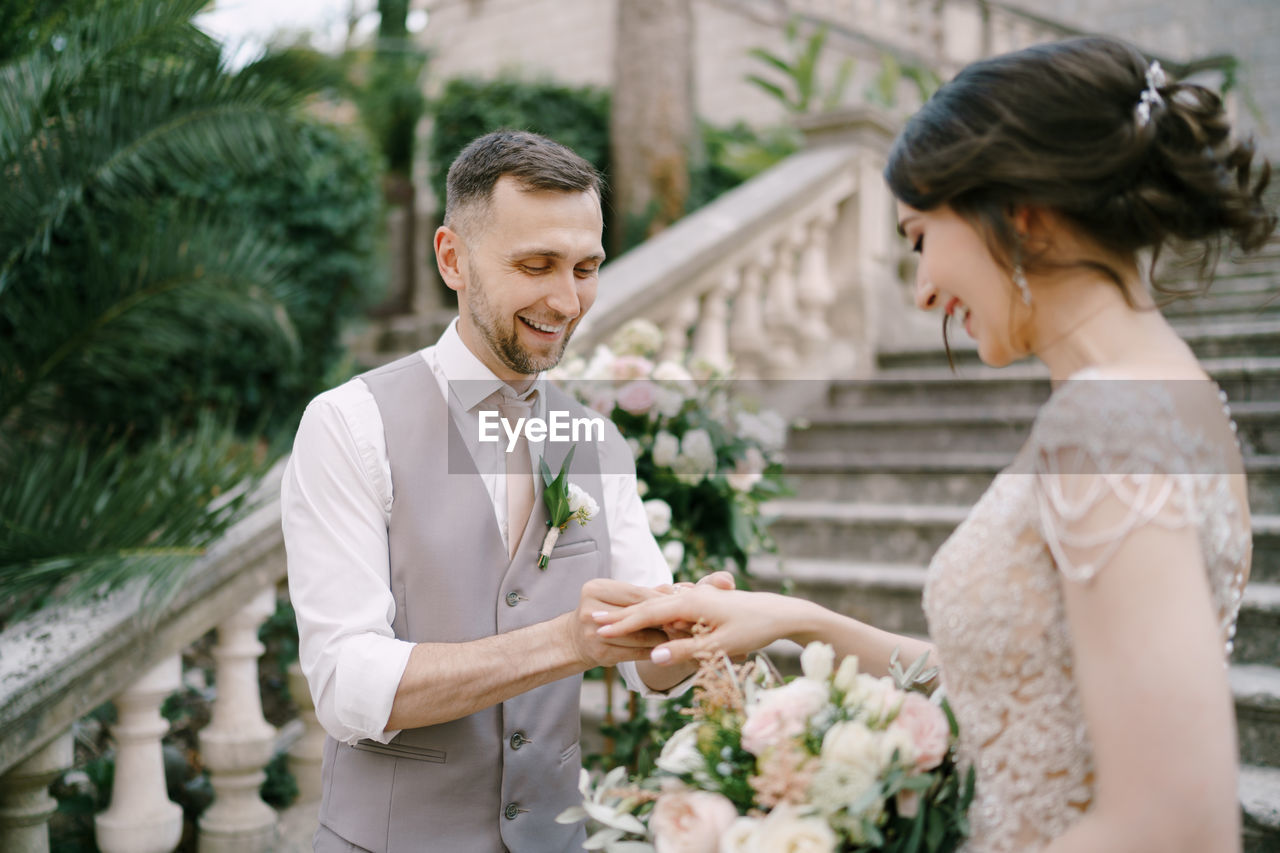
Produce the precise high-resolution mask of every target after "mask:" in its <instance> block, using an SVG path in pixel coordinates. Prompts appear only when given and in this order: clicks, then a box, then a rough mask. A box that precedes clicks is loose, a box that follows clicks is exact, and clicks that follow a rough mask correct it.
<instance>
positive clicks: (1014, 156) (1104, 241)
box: [885, 37, 1276, 299]
mask: <svg viewBox="0 0 1280 853" xmlns="http://www.w3.org/2000/svg"><path fill="white" fill-rule="evenodd" d="M1149 68H1150V64H1149V63H1148V60H1147V58H1146V57H1144V56H1143V55H1142V53H1141V52H1140V51H1138V50H1137V48H1135V47H1133V46H1132V45H1129V44H1127V43H1125V42H1123V41H1120V40H1118V39H1113V38H1107V37H1086V38H1077V39H1070V40H1067V41H1060V42H1054V43H1050V44H1042V45H1036V46H1034V47H1029V48H1026V49H1025V50H1020V51H1017V52H1016V53H1008V54H1004V55H1001V56H995V57H992V58H990V59H984V60H981V61H978V62H975V63H973V64H972V65H969V66H967V67H966V68H965V69H964V70H962V71H961V72H960V73H959V74H958V75H956V77H955V79H954V80H952V81H951V82H949V83H947V84H946V85H944V86H942V87H941V88H940V89H939V90H938V91H937V93H936V94H934V96H933V97H932V98H930V99H929V101H928V102H927V103H926V104H925V105H924V107H923V108H922V109H921V110H920V111H919V112H917V113H916V114H915V115H914V116H913V117H912V118H911V119H910V120H909V121H908V122H907V125H906V127H905V128H904V129H903V131H902V133H901V134H900V135H899V136H898V138H897V140H896V141H895V142H894V145H893V148H892V150H891V151H890V153H889V164H888V166H887V167H886V169H885V178H886V180H887V181H888V183H889V187H890V188H891V189H892V191H893V194H894V195H895V196H897V197H898V198H899V199H900V200H901V201H903V202H905V203H906V204H908V205H910V206H911V207H914V208H916V209H918V210H930V209H933V208H937V207H939V206H942V205H948V206H950V207H951V208H952V209H953V210H955V211H956V212H957V213H958V214H960V215H961V216H963V217H965V218H967V219H968V220H969V221H970V222H972V223H973V224H974V225H975V226H976V227H977V228H978V229H979V232H980V233H984V234H985V235H986V237H987V239H988V242H989V243H990V245H991V248H992V254H993V255H994V256H995V257H996V259H997V260H998V261H999V262H1001V263H1005V264H1006V265H1009V266H1012V264H1013V263H1016V262H1021V263H1023V264H1024V265H1025V266H1026V267H1027V268H1028V269H1032V268H1034V267H1035V266H1036V265H1037V263H1039V262H1041V259H1039V258H1036V257H1027V256H1026V255H1024V254H1022V252H1021V247H1020V246H1019V245H1018V239H1017V235H1016V233H1015V232H1014V229H1013V223H1012V220H1011V217H1010V215H1009V214H1010V212H1011V211H1012V210H1013V209H1014V208H1015V207H1016V206H1018V205H1032V206H1039V207H1044V208H1048V209H1051V210H1053V211H1056V212H1057V213H1059V214H1061V215H1063V216H1065V217H1066V219H1067V220H1068V221H1070V222H1071V223H1073V224H1074V225H1075V226H1077V227H1078V228H1079V229H1080V231H1081V233H1082V234H1083V235H1085V236H1087V237H1089V238H1090V239H1092V240H1093V241H1095V242H1096V243H1097V244H1098V245H1099V246H1101V247H1103V248H1105V249H1108V250H1110V251H1112V252H1115V253H1119V254H1126V255H1127V254H1132V253H1134V252H1137V251H1138V250H1142V249H1149V250H1151V251H1152V262H1151V265H1152V272H1153V273H1154V268H1155V262H1156V259H1157V258H1158V257H1159V254H1160V251H1161V249H1163V248H1166V247H1168V248H1170V249H1173V250H1175V251H1176V252H1177V253H1178V254H1179V255H1180V256H1181V257H1183V258H1184V259H1190V260H1196V261H1198V262H1199V264H1200V268H1201V274H1202V275H1204V273H1205V272H1206V271H1210V272H1211V268H1212V265H1213V264H1214V262H1215V261H1216V259H1217V256H1218V253H1219V252H1220V250H1221V247H1222V243H1223V240H1224V238H1225V239H1229V240H1230V241H1231V242H1232V243H1234V244H1235V245H1237V246H1238V247H1240V248H1241V249H1242V250H1244V251H1252V250H1255V249H1257V248H1259V247H1261V246H1262V245H1263V243H1265V242H1266V240H1267V238H1268V236H1269V235H1270V234H1271V232H1272V231H1273V230H1274V229H1275V227H1276V216H1275V213H1274V212H1273V211H1269V210H1268V209H1267V208H1266V206H1265V204H1264V202H1263V190H1264V189H1265V188H1266V186H1267V183H1268V181H1269V179H1270V173H1271V167H1270V164H1268V163H1267V162H1266V161H1265V160H1264V161H1262V162H1261V164H1260V166H1259V168H1258V169H1256V170H1255V169H1254V168H1253V165H1252V164H1253V156H1254V149H1253V145H1252V144H1251V143H1250V142H1243V143H1242V142H1238V141H1236V140H1235V139H1233V138H1232V135H1231V128H1230V125H1229V123H1228V121H1227V116H1226V114H1225V112H1224V111H1223V109H1222V101H1221V100H1220V99H1219V97H1218V96H1217V95H1216V94H1214V93H1213V92H1211V91H1210V90H1208V89H1206V88H1204V87H1202V86H1198V85H1194V84H1190V83H1179V82H1174V81H1172V80H1169V81H1168V82H1166V83H1165V84H1164V85H1163V86H1160V87H1159V88H1158V89H1157V92H1158V94H1159V95H1160V98H1159V100H1157V101H1156V102H1155V103H1154V104H1153V105H1152V106H1151V108H1150V120H1149V121H1143V120H1141V118H1140V116H1139V114H1138V110H1137V107H1138V104H1139V101H1140V100H1141V98H1142V93H1143V92H1144V91H1145V90H1146V89H1147V85H1148V84H1147V72H1148V70H1149ZM1078 264H1079V265H1084V266H1088V267H1091V268H1095V269H1097V270H1099V271H1100V272H1102V273H1104V274H1106V275H1107V276H1109V277H1110V278H1112V279H1113V280H1115V281H1116V282H1117V284H1118V285H1119V284H1122V280H1121V277H1120V275H1119V274H1118V273H1117V272H1116V271H1115V270H1114V269H1112V268H1111V267H1110V266H1109V265H1107V264H1104V263H1101V262H1098V261H1093V260H1081V261H1079V262H1078ZM1153 277H1154V275H1153ZM1121 289H1122V290H1123V287H1122V288H1121ZM1157 289H1158V290H1159V291H1160V292H1161V293H1164V294H1172V293H1175V292H1177V291H1172V290H1169V289H1165V288H1161V287H1160V286H1158V285H1157ZM1125 296H1126V299H1128V294H1127V293H1126V294H1125Z"/></svg>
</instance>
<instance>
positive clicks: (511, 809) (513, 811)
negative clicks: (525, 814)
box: [502, 803, 520, 820]
mask: <svg viewBox="0 0 1280 853" xmlns="http://www.w3.org/2000/svg"><path fill="white" fill-rule="evenodd" d="M502 814H503V816H505V817H506V819H507V820H515V819H516V816H517V815H519V814H520V807H519V806H517V805H516V804H515V803H507V807H506V809H504V810H503V812H502Z"/></svg>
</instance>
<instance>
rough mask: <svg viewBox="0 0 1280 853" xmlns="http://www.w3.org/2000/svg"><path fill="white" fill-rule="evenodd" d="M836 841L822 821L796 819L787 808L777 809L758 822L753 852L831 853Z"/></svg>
mask: <svg viewBox="0 0 1280 853" xmlns="http://www.w3.org/2000/svg"><path fill="white" fill-rule="evenodd" d="M838 843H839V841H838V839H837V838H836V834H835V832H834V831H832V829H831V827H830V826H828V825H827V822H826V821H825V820H823V819H822V818H817V817H800V814H799V813H798V812H797V811H796V810H795V809H794V808H793V807H791V806H779V807H778V808H776V809H774V810H773V811H771V812H769V814H768V815H767V816H766V817H765V818H764V820H762V821H760V826H759V827H758V828H757V829H756V833H755V849H756V850H760V851H774V850H777V851H785V853H834V851H835V849H836V844H838Z"/></svg>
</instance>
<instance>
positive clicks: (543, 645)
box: [387, 613, 590, 730]
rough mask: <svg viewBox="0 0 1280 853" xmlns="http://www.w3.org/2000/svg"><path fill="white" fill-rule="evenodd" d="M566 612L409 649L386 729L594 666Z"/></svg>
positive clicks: (476, 706) (414, 724)
mask: <svg viewBox="0 0 1280 853" xmlns="http://www.w3.org/2000/svg"><path fill="white" fill-rule="evenodd" d="M572 618H573V614H572V613H566V614H563V615H561V616H558V617H556V618H555V619H551V620H549V621H547V622H540V623H538V624H537V625H530V626H529V627H528V628H521V629H519V630H516V631H511V632H509V633H506V634H498V635H496V636H493V637H484V638H481V639H479V640H473V641H471V642H467V643H418V644H417V645H416V646H414V648H413V651H411V652H410V653H409V663H408V664H407V665H406V666H405V671H404V675H403V676H401V678H400V686H399V687H398V688H397V689H396V698H395V701H394V702H393V703H392V706H391V716H390V717H389V718H388V719H387V728H388V729H391V730H394V729H412V728H419V727H421V726H430V725H435V724H437V723H445V722H448V721H450V720H456V719H458V718H460V717H465V716H467V715H468V714H473V713H475V712H476V711H479V710H481V709H483V708H488V707H490V706H492V705H496V704H498V703H499V702H503V701H505V700H507V699H510V698H511V697H512V696H517V695H519V694H521V693H524V692H526V691H529V690H532V689H534V688H535V687H541V686H542V685H544V684H549V683H551V682H553V681H558V680H560V679H561V678H567V677H568V676H571V675H574V674H576V673H579V672H582V671H584V670H586V669H588V668H589V666H590V665H589V663H588V662H586V661H583V660H582V659H581V658H580V657H579V656H578V654H577V652H576V651H575V649H574V647H573V643H572V642H570V641H568V640H567V639H566V633H567V631H566V628H565V625H564V620H566V619H572Z"/></svg>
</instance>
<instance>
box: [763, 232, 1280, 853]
mask: <svg viewBox="0 0 1280 853" xmlns="http://www.w3.org/2000/svg"><path fill="white" fill-rule="evenodd" d="M1268 300H1270V301H1269V302H1268ZM1166 315H1167V316H1168V317H1169V318H1170V319H1171V321H1172V322H1173V323H1174V324H1175V326H1176V327H1177V328H1178V330H1179V332H1180V333H1181V334H1182V335H1183V337H1184V338H1185V339H1186V340H1187V341H1188V342H1189V343H1190V344H1191V345H1192V347H1193V348H1194V349H1195V351H1196V353H1197V354H1198V356H1199V357H1200V358H1201V360H1202V363H1203V365H1204V366H1205V368H1206V369H1207V370H1208V371H1209V373H1210V374H1211V375H1212V376H1213V377H1214V378H1215V380H1217V381H1218V383H1219V384H1220V385H1221V386H1222V388H1223V389H1224V390H1225V391H1226V393H1227V395H1228V397H1229V400H1230V404H1231V410H1232V414H1233V416H1234V418H1235V420H1236V421H1237V423H1238V425H1239V433H1240V436H1241V438H1242V442H1243V444H1244V447H1245V451H1246V467H1247V471H1248V477H1249V493H1250V505H1251V509H1252V512H1253V527H1254V558H1253V570H1252V578H1251V580H1250V583H1249V585H1248V587H1247V589H1246V592H1245V598H1244V603H1243V605H1242V608H1241V613H1240V619H1239V628H1238V634H1237V638H1236V645H1235V651H1234V653H1233V657H1232V662H1231V668H1230V678H1231V686H1232V690H1233V692H1234V695H1235V704H1236V715H1237V722H1238V726H1239V734H1240V757H1241V762H1242V765H1243V766H1242V771H1241V779H1240V800H1241V804H1242V808H1243V810H1244V815H1245V829H1244V838H1245V849H1246V850H1247V851H1262V850H1280V243H1276V244H1273V245H1271V246H1269V247H1268V249H1267V250H1264V252H1263V254H1262V255H1260V256H1258V257H1254V258H1251V259H1249V260H1247V261H1243V262H1236V263H1231V262H1225V263H1224V264H1222V265H1221V267H1220V272H1219V273H1218V277H1217V280H1216V282H1215V285H1214V288H1213V292H1212V295H1209V296H1206V297H1203V298H1199V299H1196V300H1192V301H1189V302H1184V303H1179V304H1177V305H1174V306H1170V307H1168V308H1167V309H1166ZM954 352H955V359H956V363H957V369H958V373H955V374H953V373H952V372H951V370H950V369H949V368H948V367H947V362H946V357H945V355H944V353H943V351H942V348H941V344H940V343H939V345H938V346H937V347H933V348H908V349H900V350H882V351H881V352H880V353H879V354H878V370H877V372H876V374H875V376H874V377H873V378H872V379H870V380H863V381H849V382H833V383H832V384H831V385H830V387H829V389H828V392H827V398H826V400H825V402H824V403H823V404H822V405H820V406H818V407H815V408H814V409H813V410H811V411H810V412H808V415H807V418H806V420H807V428H800V429H796V430H794V431H793V433H792V435H791V437H790V441H789V446H788V449H787V466H786V467H787V475H788V479H789V481H790V483H791V485H792V486H793V488H794V489H795V495H794V497H792V498H789V499H786V500H783V501H779V502H777V503H776V504H774V505H773V506H772V507H771V510H772V512H773V514H774V515H775V517H776V521H775V522H774V524H773V527H772V531H773V534H774V536H775V537H776V539H777V543H778V551H779V555H780V556H779V557H770V558H759V559H756V560H755V561H754V562H753V566H752V570H753V572H754V574H755V575H756V577H757V578H758V580H759V582H760V583H759V585H760V586H763V587H765V588H778V587H781V586H783V585H784V583H785V585H786V586H787V587H788V588H789V590H790V591H792V592H793V593H794V594H796V595H800V596H804V597H806V598H811V599H814V600H817V601H820V602H822V603H823V604H825V605H827V606H829V607H832V608H833V609H836V610H839V611H841V612H843V613H847V614H849V615H851V616H853V617H855V618H859V619H865V620H866V621H868V622H871V623H872V624H875V625H877V626H879V627H882V628H886V629H888V630H892V631H898V632H904V633H907V634H917V635H923V634H924V633H925V631H926V626H925V621H924V614H923V612H922V610H921V606H920V595H921V591H922V589H923V585H924V579H925V566H926V565H927V564H928V562H929V559H930V558H931V556H932V554H933V553H934V551H935V550H936V549H937V548H938V546H939V545H940V544H941V543H942V542H943V541H944V540H945V539H946V538H947V537H948V536H949V535H950V533H951V532H952V530H953V529H954V528H955V527H956V525H957V524H958V523H959V522H960V521H961V520H962V519H963V518H964V517H965V515H966V513H967V511H968V508H969V507H970V506H972V504H973V503H974V501H975V500H976V499H977V498H978V497H979V495H981V494H982V492H983V490H984V489H985V488H986V487H987V485H988V484H989V483H990V482H991V480H992V478H993V477H994V476H995V474H996V473H997V472H998V471H999V470H1000V469H1001V468H1003V467H1004V466H1005V465H1006V464H1008V463H1009V461H1010V460H1011V459H1012V457H1013V455H1014V453H1015V452H1016V450H1017V448H1018V447H1019V446H1020V445H1021V444H1022V442H1023V441H1024V440H1025V438H1026V436H1027V434H1028V431H1029V428H1030V425H1031V422H1032V419H1033V418H1034V415H1035V412H1036V409H1037V407H1038V406H1039V405H1040V404H1041V403H1043V401H1044V400H1045V399H1046V398H1047V397H1048V395H1049V391H1050V388H1049V381H1048V372H1047V371H1046V370H1045V369H1044V368H1043V366H1042V365H1039V364H1038V363H1036V364H1033V363H1021V364H1017V365H1012V366H1010V367H1007V368H1005V369H1002V370H993V369H990V368H987V367H984V366H982V365H981V364H980V363H979V362H978V360H977V356H976V352H975V351H974V350H973V348H972V346H971V345H970V347H969V348H967V349H966V348H964V345H963V344H962V343H958V344H957V347H956V348H955V350H954Z"/></svg>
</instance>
